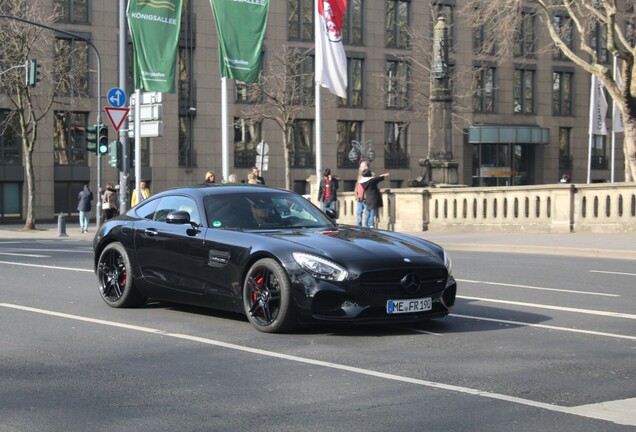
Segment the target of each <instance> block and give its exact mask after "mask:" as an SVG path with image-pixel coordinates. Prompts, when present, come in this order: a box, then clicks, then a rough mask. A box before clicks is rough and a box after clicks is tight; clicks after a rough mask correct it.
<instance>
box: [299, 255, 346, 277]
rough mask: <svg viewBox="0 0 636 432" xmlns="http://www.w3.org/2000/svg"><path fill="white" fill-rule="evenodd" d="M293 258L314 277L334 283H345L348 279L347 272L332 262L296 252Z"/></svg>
mask: <svg viewBox="0 0 636 432" xmlns="http://www.w3.org/2000/svg"><path fill="white" fill-rule="evenodd" d="M292 256H293V257H294V260H295V261H296V262H297V263H298V265H300V266H301V267H302V268H303V270H305V271H306V272H308V273H309V274H311V275H312V276H314V277H317V278H320V279H326V280H334V281H343V280H345V279H346V278H347V270H345V269H344V268H343V267H342V266H339V265H338V264H336V263H334V262H332V261H329V260H326V259H324V258H320V257H318V256H315V255H309V254H305V253H300V252H294V253H293V254H292Z"/></svg>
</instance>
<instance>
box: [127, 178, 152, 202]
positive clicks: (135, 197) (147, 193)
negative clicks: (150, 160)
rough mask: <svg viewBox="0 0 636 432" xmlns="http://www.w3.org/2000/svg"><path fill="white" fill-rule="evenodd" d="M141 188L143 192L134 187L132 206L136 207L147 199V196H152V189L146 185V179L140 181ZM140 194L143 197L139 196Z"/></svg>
mask: <svg viewBox="0 0 636 432" xmlns="http://www.w3.org/2000/svg"><path fill="white" fill-rule="evenodd" d="M139 189H140V190H141V194H138V193H137V189H133V191H132V197H131V199H130V206H131V207H134V206H136V205H137V204H138V203H140V202H142V201H143V200H145V199H146V198H148V197H149V196H150V189H148V187H146V181H145V180H142V181H141V182H140V183H139ZM139 195H141V197H139Z"/></svg>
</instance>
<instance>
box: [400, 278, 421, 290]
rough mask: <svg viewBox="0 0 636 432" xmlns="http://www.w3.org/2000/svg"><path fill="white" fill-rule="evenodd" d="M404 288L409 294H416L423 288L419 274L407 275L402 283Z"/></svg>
mask: <svg viewBox="0 0 636 432" xmlns="http://www.w3.org/2000/svg"><path fill="white" fill-rule="evenodd" d="M400 283H401V284H402V288H404V291H406V292H407V293H409V294H415V293H416V292H418V291H419V290H420V288H421V286H422V279H420V277H419V275H418V274H417V273H407V274H406V276H404V277H403V278H402V280H401V281H400Z"/></svg>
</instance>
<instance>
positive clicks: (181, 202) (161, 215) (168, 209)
mask: <svg viewBox="0 0 636 432" xmlns="http://www.w3.org/2000/svg"><path fill="white" fill-rule="evenodd" d="M173 211H186V212H188V213H189V214H190V220H191V221H192V222H196V223H197V224H200V223H201V217H200V215H199V210H198V209H197V205H196V203H195V202H194V200H193V199H191V198H188V197H185V196H168V197H164V198H161V200H160V201H159V205H158V206H157V210H156V211H155V214H154V220H155V221H157V222H165V221H166V218H167V217H168V214H170V213H172V212H173Z"/></svg>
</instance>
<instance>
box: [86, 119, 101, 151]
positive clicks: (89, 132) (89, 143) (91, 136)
mask: <svg viewBox="0 0 636 432" xmlns="http://www.w3.org/2000/svg"><path fill="white" fill-rule="evenodd" d="M97 129H99V127H98V126H97V125H93V126H89V127H87V128H86V150H88V151H89V152H91V153H95V154H97V132H98V130H97Z"/></svg>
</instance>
